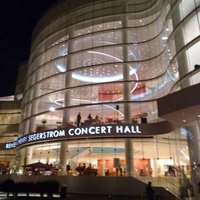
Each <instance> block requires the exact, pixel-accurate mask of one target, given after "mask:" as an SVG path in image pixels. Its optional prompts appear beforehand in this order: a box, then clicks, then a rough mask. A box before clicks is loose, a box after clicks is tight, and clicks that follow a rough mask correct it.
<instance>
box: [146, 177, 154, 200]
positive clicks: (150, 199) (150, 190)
mask: <svg viewBox="0 0 200 200" xmlns="http://www.w3.org/2000/svg"><path fill="white" fill-rule="evenodd" d="M146 195H147V199H148V200H155V191H154V189H153V188H152V183H151V181H149V182H148V185H147V187H146Z"/></svg>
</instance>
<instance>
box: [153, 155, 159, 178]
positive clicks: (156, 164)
mask: <svg viewBox="0 0 200 200" xmlns="http://www.w3.org/2000/svg"><path fill="white" fill-rule="evenodd" d="M151 166H152V169H153V171H152V176H153V177H158V160H157V159H155V158H154V159H152V160H151Z"/></svg>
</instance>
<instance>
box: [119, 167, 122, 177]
mask: <svg viewBox="0 0 200 200" xmlns="http://www.w3.org/2000/svg"><path fill="white" fill-rule="evenodd" d="M119 173H120V176H122V167H121V165H119Z"/></svg>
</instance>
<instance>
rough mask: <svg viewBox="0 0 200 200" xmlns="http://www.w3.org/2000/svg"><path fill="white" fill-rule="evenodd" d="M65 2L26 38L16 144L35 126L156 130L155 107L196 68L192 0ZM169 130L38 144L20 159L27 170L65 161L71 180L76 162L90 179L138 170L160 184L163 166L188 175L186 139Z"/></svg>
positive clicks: (36, 129) (195, 3)
mask: <svg viewBox="0 0 200 200" xmlns="http://www.w3.org/2000/svg"><path fill="white" fill-rule="evenodd" d="M72 4H73V3H72V2H71V1H61V2H60V3H59V4H57V5H55V7H53V8H52V9H51V10H49V11H48V13H46V15H45V16H44V17H43V18H42V19H41V21H40V22H39V23H38V25H37V27H36V29H35V31H34V33H33V39H32V48H31V53H30V59H29V69H28V74H27V81H26V92H25V94H24V97H23V102H22V113H23V122H22V128H21V136H25V135H27V134H30V133H38V132H41V131H43V129H40V128H44V127H45V128H46V129H47V128H48V129H49V130H55V129H58V128H65V127H74V128H75V127H79V126H80V127H92V126H99V127H102V126H107V125H110V124H115V125H116V124H123V125H130V124H131V125H137V124H142V125H143V126H146V125H148V124H156V123H159V122H162V121H164V119H161V118H159V117H158V109H157V99H159V98H162V97H164V96H166V95H168V94H169V93H171V92H174V91H177V90H180V89H182V88H184V87H187V86H190V85H193V84H197V83H199V76H198V74H196V75H194V76H192V77H189V78H188V79H187V80H185V79H184V80H183V81H181V82H180V83H181V84H176V83H177V82H178V81H179V80H182V79H181V78H182V77H184V76H185V75H186V74H187V73H189V72H191V71H192V70H193V69H194V65H195V64H198V63H200V60H199V55H198V51H197V49H199V44H200V43H199V38H200V37H199V31H200V27H199V17H200V15H199V11H198V7H199V5H200V2H199V1H197V0H196V1H192V0H191V1H179V2H176V1H168V0H166V1H165V0H163V1H160V0H159V1H156V0H152V1H122V0H116V1H114V3H113V1H98V0H96V1H94V0H93V1H91V2H90V1H87V4H83V2H82V3H80V4H79V3H77V4H76V6H74V5H72ZM194 24H195V26H194ZM172 88H173V91H172ZM79 113H80V115H81V121H80V124H79V120H78V118H77V115H78V114H79ZM89 114H90V115H91V116H92V120H90V119H89V118H88V115H89ZM77 120H78V121H77ZM43 124H44V125H43ZM41 126H42V127H41ZM176 128H177V129H174V131H171V132H166V131H165V127H163V133H162V134H155V132H154V130H153V129H152V130H148V134H146V133H144V135H141V136H140V137H135V136H133V137H130V138H117V137H111V138H106V137H103V136H102V137H100V138H96V139H94V138H92V137H89V136H88V137H85V138H84V139H76V140H62V141H56V142H55V141H54V142H45V143H40V144H35V145H31V146H29V147H24V148H21V149H20V152H21V155H22V157H26V160H27V162H29V163H30V161H31V162H33V161H35V162H36V161H38V160H41V161H43V162H47V163H52V164H53V165H55V166H57V167H58V168H60V166H64V168H65V166H66V165H67V163H70V164H71V166H72V169H73V170H72V171H73V174H77V173H78V172H77V170H76V168H77V166H78V165H79V164H83V163H85V164H86V166H88V165H89V164H91V165H92V167H94V168H95V169H97V173H98V175H102V176H104V175H108V172H109V175H116V168H117V166H116V162H117V163H118V164H120V165H121V166H122V168H123V169H124V171H125V170H127V171H126V173H128V175H133V176H139V172H140V170H141V169H143V170H144V173H145V175H146V176H154V177H156V176H165V175H166V172H167V170H168V166H169V165H171V166H174V167H175V168H176V169H177V171H176V172H177V174H179V173H180V171H178V169H179V167H180V166H185V172H186V173H187V175H188V176H190V170H191V168H190V161H189V153H188V147H187V138H186V135H185V134H183V132H181V131H180V129H179V127H176ZM46 129H45V130H46ZM147 135H148V136H147ZM129 155H131V156H132V158H131V161H130V159H129ZM128 159H129V161H128ZM22 160H23V159H22ZM61 168H62V167H61ZM61 171H62V170H61ZM62 173H64V172H62Z"/></svg>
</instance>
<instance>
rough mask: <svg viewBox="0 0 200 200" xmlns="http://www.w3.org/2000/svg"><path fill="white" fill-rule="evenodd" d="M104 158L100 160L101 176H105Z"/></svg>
mask: <svg viewBox="0 0 200 200" xmlns="http://www.w3.org/2000/svg"><path fill="white" fill-rule="evenodd" d="M105 162H106V161H105V159H102V162H101V165H102V172H101V175H102V176H105Z"/></svg>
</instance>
